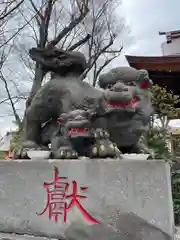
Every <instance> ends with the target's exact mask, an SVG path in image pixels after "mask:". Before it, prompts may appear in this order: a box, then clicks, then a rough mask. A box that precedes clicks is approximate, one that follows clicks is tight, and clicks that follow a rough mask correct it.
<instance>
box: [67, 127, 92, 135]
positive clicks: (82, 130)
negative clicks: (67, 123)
mask: <svg viewBox="0 0 180 240" xmlns="http://www.w3.org/2000/svg"><path fill="white" fill-rule="evenodd" d="M88 132H89V129H88V128H71V129H70V130H69V135H73V134H77V133H78V134H84V133H88Z"/></svg>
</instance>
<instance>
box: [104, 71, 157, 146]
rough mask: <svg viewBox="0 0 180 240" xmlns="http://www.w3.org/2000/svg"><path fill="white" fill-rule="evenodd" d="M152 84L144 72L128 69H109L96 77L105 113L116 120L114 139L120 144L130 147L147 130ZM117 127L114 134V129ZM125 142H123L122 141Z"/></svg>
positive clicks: (150, 111)
mask: <svg viewBox="0 0 180 240" xmlns="http://www.w3.org/2000/svg"><path fill="white" fill-rule="evenodd" d="M151 85H152V81H151V79H150V78H149V74H148V72H147V71H146V70H137V69H135V68H131V67H119V68H114V69H111V70H110V71H109V72H108V73H106V74H102V75H101V76H100V77H99V86H100V87H101V88H103V89H104V97H105V102H106V104H105V105H106V109H105V110H106V113H107V114H109V116H112V115H113V114H114V113H115V112H116V115H117V116H119V117H118V118H117V119H119V120H117V123H116V124H114V125H113V126H112V127H111V128H112V132H114V135H116V133H117V132H118V131H119V132H120V133H121V134H119V135H118V136H117V137H118V138H119V136H121V139H122V140H124V144H125V145H126V144H131V141H132V144H134V139H138V136H140V135H141V134H142V133H143V131H145V130H146V129H147V125H148V122H149V119H150V116H151V115H152V113H153V108H152V104H151V93H150V87H151ZM115 125H117V126H118V130H117V127H116V126H115ZM125 138H126V139H127V141H125Z"/></svg>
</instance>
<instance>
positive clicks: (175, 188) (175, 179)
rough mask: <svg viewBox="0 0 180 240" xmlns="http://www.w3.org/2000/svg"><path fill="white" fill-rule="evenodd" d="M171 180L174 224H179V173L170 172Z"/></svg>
mask: <svg viewBox="0 0 180 240" xmlns="http://www.w3.org/2000/svg"><path fill="white" fill-rule="evenodd" d="M171 180H172V197H173V205H174V216H175V224H180V173H178V172H175V173H172V178H171Z"/></svg>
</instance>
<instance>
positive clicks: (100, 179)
mask: <svg viewBox="0 0 180 240" xmlns="http://www.w3.org/2000/svg"><path fill="white" fill-rule="evenodd" d="M54 169H58V171H59V177H67V179H64V180H62V181H64V182H67V183H69V189H68V194H71V193H72V190H73V181H75V182H76V183H77V190H78V194H81V195H83V196H86V197H87V198H84V199H80V201H79V202H80V203H81V204H82V206H83V207H84V208H85V209H86V211H87V212H88V213H89V214H90V215H91V216H92V217H93V218H94V219H96V220H97V221H99V222H100V224H93V223H92V221H90V217H89V220H88V219H87V217H86V216H85V213H84V214H83V213H82V212H81V210H80V209H79V208H78V205H75V206H73V207H72V208H71V209H70V210H69V211H68V212H67V221H66V223H63V219H64V209H63V208H62V209H55V207H58V206H60V205H58V204H57V201H58V202H59V201H60V200H57V199H56V200H54V198H57V196H55V195H54V196H52V194H49V197H50V201H51V202H50V203H51V204H50V206H51V207H52V214H54V211H56V212H57V211H59V212H61V213H62V215H59V219H58V221H57V222H55V220H54V219H55V214H54V215H53V216H52V219H51V220H50V219H49V212H48V210H49V208H48V209H47V211H46V212H45V213H44V214H43V215H42V216H39V215H38V213H41V212H43V210H44V209H45V207H46V204H47V200H48V194H47V192H46V189H45V188H44V183H51V182H52V181H53V177H54V174H55V172H54ZM75 182H74V184H75ZM58 184H60V183H58ZM58 186H59V187H60V185H58ZM61 187H62V185H61ZM81 187H84V188H81ZM53 190H54V188H53V186H51V188H50V189H49V191H53ZM51 193H52V192H51ZM58 197H59V196H58ZM55 201H56V206H55V204H52V202H55ZM70 201H71V198H69V199H68V200H67V201H66V202H67V206H68V205H69V204H70ZM64 206H65V202H64V201H63V203H61V207H64ZM0 232H3V233H12V232H13V233H16V234H29V235H33V236H38V237H40V236H41V237H49V238H58V239H68V240H81V239H82V240H94V239H99V240H101V239H102V240H111V239H112V240H119V239H121V240H131V239H132V240H151V239H153V240H156V239H157V240H171V239H173V235H174V221H173V207H172V196H171V182H170V167H169V165H168V163H165V162H164V161H162V160H159V161H154V160H151V161H150V160H149V161H141V160H139V161H138V160H126V161H122V160H112V159H106V160H104V159H98V160H84V161H81V160H66V161H63V160H49V161H48V160H42V161H31V160H26V161H18V160H17V161H3V160H2V161H0Z"/></svg>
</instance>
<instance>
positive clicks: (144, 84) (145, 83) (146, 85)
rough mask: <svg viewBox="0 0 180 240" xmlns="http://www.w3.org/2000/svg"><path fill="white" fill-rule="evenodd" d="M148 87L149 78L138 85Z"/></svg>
mask: <svg viewBox="0 0 180 240" xmlns="http://www.w3.org/2000/svg"><path fill="white" fill-rule="evenodd" d="M148 87H149V79H145V80H144V82H143V83H142V84H141V85H140V88H141V89H147V88H148Z"/></svg>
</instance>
